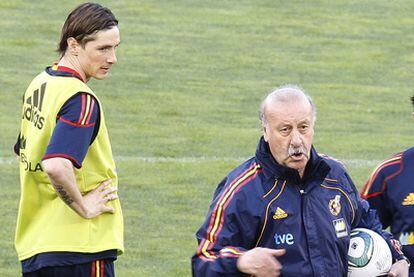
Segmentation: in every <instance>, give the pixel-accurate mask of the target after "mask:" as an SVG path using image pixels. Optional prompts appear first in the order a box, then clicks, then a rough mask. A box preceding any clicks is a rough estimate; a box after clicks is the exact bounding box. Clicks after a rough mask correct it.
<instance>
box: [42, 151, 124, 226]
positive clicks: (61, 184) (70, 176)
mask: <svg viewBox="0 0 414 277" xmlns="http://www.w3.org/2000/svg"><path fill="white" fill-rule="evenodd" d="M42 164H43V168H44V170H45V172H46V173H47V175H48V176H49V179H50V181H51V182H52V185H53V187H54V188H55V190H56V193H57V194H58V195H59V197H60V198H61V199H62V200H63V202H65V203H66V204H67V205H68V206H69V207H70V208H72V209H73V210H74V211H75V212H76V213H77V214H78V215H80V216H81V217H83V218H94V217H97V216H99V215H100V214H102V213H113V212H114V209H113V208H112V207H109V206H107V205H106V203H107V202H108V201H111V200H114V199H117V198H118V195H117V194H116V188H115V187H111V186H109V184H110V183H111V181H110V180H106V181H104V182H102V183H101V184H100V185H99V186H98V187H97V188H96V189H94V190H92V191H90V192H88V193H87V194H85V195H82V194H81V192H80V190H79V188H78V185H77V183H76V178H75V173H74V170H73V165H72V162H71V161H69V160H68V159H65V158H59V157H57V158H51V159H47V160H44V161H43V162H42Z"/></svg>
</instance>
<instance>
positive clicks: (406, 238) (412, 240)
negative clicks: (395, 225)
mask: <svg viewBox="0 0 414 277" xmlns="http://www.w3.org/2000/svg"><path fill="white" fill-rule="evenodd" d="M399 241H400V242H401V244H402V245H414V232H408V233H407V232H405V233H402V234H401V235H400V239H399Z"/></svg>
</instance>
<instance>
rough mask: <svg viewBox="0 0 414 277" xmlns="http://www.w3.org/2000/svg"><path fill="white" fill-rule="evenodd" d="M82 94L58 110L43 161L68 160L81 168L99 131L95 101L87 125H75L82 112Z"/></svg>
mask: <svg viewBox="0 0 414 277" xmlns="http://www.w3.org/2000/svg"><path fill="white" fill-rule="evenodd" d="M82 94H84V93H78V94H76V95H75V96H73V97H72V98H70V99H69V100H68V101H67V102H66V103H65V104H64V105H63V107H62V108H61V109H60V111H59V113H58V118H59V119H57V123H56V126H55V128H54V130H53V135H52V137H51V139H50V141H49V145H48V147H47V149H46V153H45V156H44V158H43V159H47V158H48V157H63V158H68V159H69V160H71V161H72V163H73V165H74V166H75V167H76V168H80V167H82V161H83V159H84V158H85V156H86V153H87V152H88V148H89V145H90V144H91V143H92V142H93V139H94V138H95V137H96V134H97V132H98V130H99V124H96V123H97V122H99V105H98V104H97V102H96V101H95V108H94V109H93V111H92V114H91V118H90V120H89V124H88V125H80V124H77V122H78V120H79V117H80V116H81V114H82V112H83V111H82ZM91 97H93V96H91ZM71 123H73V124H71Z"/></svg>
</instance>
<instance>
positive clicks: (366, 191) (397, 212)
mask: <svg viewBox="0 0 414 277" xmlns="http://www.w3.org/2000/svg"><path fill="white" fill-rule="evenodd" d="M361 196H362V198H364V199H367V201H368V202H369V203H370V205H371V207H372V208H373V209H376V210H377V211H378V215H379V218H380V220H381V222H382V224H383V226H384V228H387V227H391V233H392V234H393V235H394V237H395V238H396V239H399V240H400V242H401V244H402V250H403V252H404V254H405V256H406V257H407V258H409V259H410V261H411V268H410V277H414V148H410V149H407V150H405V151H404V152H401V153H398V154H396V155H394V156H393V157H392V158H389V159H387V160H385V161H383V162H382V163H380V164H379V165H378V166H377V168H376V169H375V170H374V172H373V173H372V174H371V176H370V178H369V179H368V181H367V182H366V184H365V186H364V188H363V189H362V190H361Z"/></svg>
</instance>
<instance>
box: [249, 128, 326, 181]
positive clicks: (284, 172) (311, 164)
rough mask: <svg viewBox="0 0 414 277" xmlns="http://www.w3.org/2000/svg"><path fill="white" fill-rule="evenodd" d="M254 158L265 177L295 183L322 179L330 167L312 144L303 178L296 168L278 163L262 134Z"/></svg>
mask: <svg viewBox="0 0 414 277" xmlns="http://www.w3.org/2000/svg"><path fill="white" fill-rule="evenodd" d="M256 159H257V160H258V162H259V163H260V164H261V165H262V168H263V172H264V174H265V176H266V177H268V178H273V179H276V178H278V179H284V180H288V181H291V182H292V181H293V182H294V183H297V184H304V183H307V182H308V181H310V180H311V179H324V178H325V177H326V175H327V174H328V172H329V170H330V167H329V165H328V164H327V163H326V162H325V161H324V160H323V158H322V157H320V156H319V155H318V153H317V152H316V150H315V148H314V147H313V146H312V149H311V155H310V159H309V161H308V163H307V165H306V168H305V173H304V175H303V178H300V176H299V173H298V171H297V170H295V169H292V168H289V167H286V166H283V165H280V164H279V163H278V162H277V161H276V160H275V158H273V156H272V153H271V152H270V148H269V144H268V143H267V142H266V141H265V140H264V138H263V136H262V137H261V138H260V141H259V143H258V145H257V149H256Z"/></svg>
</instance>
